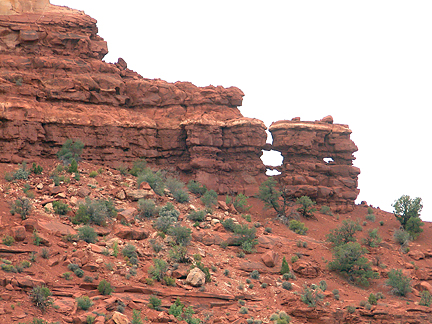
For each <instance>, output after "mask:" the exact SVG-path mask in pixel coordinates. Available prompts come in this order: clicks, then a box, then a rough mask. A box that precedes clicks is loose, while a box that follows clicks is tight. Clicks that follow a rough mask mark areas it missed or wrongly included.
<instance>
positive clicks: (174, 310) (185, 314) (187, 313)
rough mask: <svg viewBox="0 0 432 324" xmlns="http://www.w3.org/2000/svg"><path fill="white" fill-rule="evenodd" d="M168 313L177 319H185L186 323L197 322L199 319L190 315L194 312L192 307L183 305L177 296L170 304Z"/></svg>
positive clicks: (197, 323) (192, 323)
mask: <svg viewBox="0 0 432 324" xmlns="http://www.w3.org/2000/svg"><path fill="white" fill-rule="evenodd" d="M168 314H170V315H173V316H174V317H175V318H176V319H177V320H178V321H182V320H183V321H185V322H186V323H188V324H199V323H201V321H200V320H199V319H197V318H194V317H192V315H193V314H195V312H194V311H193V309H192V307H191V306H189V307H185V305H184V304H183V303H182V302H181V301H180V298H177V299H176V301H175V302H174V303H173V304H172V305H171V306H170V308H169V310H168Z"/></svg>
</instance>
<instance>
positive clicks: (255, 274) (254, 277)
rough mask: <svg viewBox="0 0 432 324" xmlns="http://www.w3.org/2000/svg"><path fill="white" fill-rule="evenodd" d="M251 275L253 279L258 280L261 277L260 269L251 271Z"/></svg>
mask: <svg viewBox="0 0 432 324" xmlns="http://www.w3.org/2000/svg"><path fill="white" fill-rule="evenodd" d="M250 277H251V278H252V279H256V280H258V279H259V278H260V273H259V271H258V270H253V271H252V272H251V274H250Z"/></svg>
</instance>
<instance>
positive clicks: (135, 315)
mask: <svg viewBox="0 0 432 324" xmlns="http://www.w3.org/2000/svg"><path fill="white" fill-rule="evenodd" d="M132 324H143V322H142V320H141V312H140V311H139V310H136V309H133V310H132Z"/></svg>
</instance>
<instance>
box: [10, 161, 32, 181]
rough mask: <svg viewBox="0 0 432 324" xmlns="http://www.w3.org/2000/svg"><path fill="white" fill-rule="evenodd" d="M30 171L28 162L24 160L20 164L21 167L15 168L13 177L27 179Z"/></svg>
mask: <svg viewBox="0 0 432 324" xmlns="http://www.w3.org/2000/svg"><path fill="white" fill-rule="evenodd" d="M30 172H31V171H30V170H27V163H26V162H23V163H22V164H19V168H18V169H17V170H15V172H14V174H13V178H14V179H15V180H27V179H28V177H29V175H30Z"/></svg>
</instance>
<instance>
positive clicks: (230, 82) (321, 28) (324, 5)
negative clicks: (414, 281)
mask: <svg viewBox="0 0 432 324" xmlns="http://www.w3.org/2000/svg"><path fill="white" fill-rule="evenodd" d="M51 3H52V4H58V5H67V6H69V7H72V8H76V9H80V10H84V11H85V12H86V13H87V14H89V15H90V16H92V17H93V18H96V19H97V20H98V27H99V35H101V36H102V37H103V38H104V39H105V40H106V41H107V42H108V47H109V51H110V53H109V54H108V55H107V56H106V58H105V59H106V61H109V62H116V61H117V58H118V57H122V58H123V59H125V60H126V62H127V63H128V67H129V68H130V69H132V70H135V71H137V72H138V73H140V74H141V75H142V76H144V77H146V78H160V79H163V80H166V81H169V82H175V81H190V82H192V83H194V84H195V85H197V86H206V85H209V84H212V85H215V86H216V85H222V86H224V87H229V86H236V87H239V88H240V89H241V90H242V91H243V92H244V93H245V97H244V101H243V106H242V107H241V108H240V110H241V112H242V113H243V115H244V116H247V117H255V118H258V119H261V120H263V121H264V122H265V123H266V125H267V126H269V125H270V124H271V122H272V121H277V120H281V119H291V118H293V117H297V116H299V117H301V119H302V120H316V119H321V118H322V117H324V116H326V115H332V116H333V118H334V120H335V123H342V124H348V125H349V126H350V128H351V129H352V131H353V134H352V139H353V140H354V142H355V143H356V144H357V146H358V147H359V151H358V152H357V153H356V154H355V156H356V157H357V159H356V160H355V161H354V165H355V166H357V167H359V168H360V169H361V172H362V173H361V175H360V176H359V187H360V190H361V193H360V196H359V198H358V202H360V201H362V200H366V201H367V202H368V203H369V204H372V205H373V206H374V207H380V208H381V209H384V210H386V211H390V212H391V211H392V210H393V208H392V207H391V204H392V203H393V202H394V200H395V199H397V198H399V197H400V196H401V195H403V194H407V195H410V196H411V197H421V198H422V199H423V204H424V209H423V212H422V218H423V220H429V221H432V190H431V189H430V187H429V185H430V184H431V183H432V176H431V170H430V169H429V165H430V163H431V162H430V161H429V159H428V158H429V157H431V156H432V154H431V153H428V151H427V150H428V149H430V146H431V145H430V140H431V135H430V132H429V131H428V130H429V129H428V127H430V126H429V123H430V117H431V116H432V114H431V113H429V109H430V107H431V106H432V93H431V86H432V42H431V36H432V35H431V34H432V19H431V15H432V1H430V0H427V1H422V0H416V1H398V0H392V1H380V0H373V1H370V0H363V1H349V0H341V1H333V0H326V1H323V0H318V1H316V0H315V1H314V0H302V1H291V0H280V1H266V2H264V1H254V0H248V1H244V0H229V1H226V0H219V1H205V0H198V1H190V0H182V1H179V0H157V1H154V0H152V1H147V0H139V1H138V0H136V1H131V0H123V1H117V0H116V1H114V0H90V1H89V0H85V1H84V0H51ZM266 163H268V162H266Z"/></svg>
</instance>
